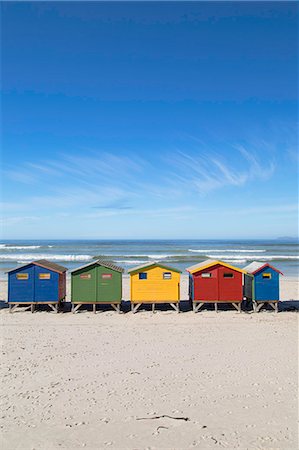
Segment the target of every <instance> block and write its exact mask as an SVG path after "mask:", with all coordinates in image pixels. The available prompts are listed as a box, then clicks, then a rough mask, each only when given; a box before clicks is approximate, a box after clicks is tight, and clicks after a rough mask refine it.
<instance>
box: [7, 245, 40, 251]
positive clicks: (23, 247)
mask: <svg viewBox="0 0 299 450" xmlns="http://www.w3.org/2000/svg"><path fill="white" fill-rule="evenodd" d="M41 247H42V246H41V245H5V244H4V245H0V248H1V249H2V250H34V249H36V248H41ZM47 247H49V245H47Z"/></svg>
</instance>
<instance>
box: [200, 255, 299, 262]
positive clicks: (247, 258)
mask: <svg viewBox="0 0 299 450" xmlns="http://www.w3.org/2000/svg"><path fill="white" fill-rule="evenodd" d="M206 256H208V257H209V258H217V259H223V260H224V261H225V260H227V259H230V260H234V261H236V260H239V259H240V257H241V258H243V259H244V260H245V261H256V260H258V261H274V260H279V259H285V260H290V261H291V260H298V259H299V256H294V255H267V256H264V255H229V256H228V255H223V254H221V255H214V254H213V255H206Z"/></svg>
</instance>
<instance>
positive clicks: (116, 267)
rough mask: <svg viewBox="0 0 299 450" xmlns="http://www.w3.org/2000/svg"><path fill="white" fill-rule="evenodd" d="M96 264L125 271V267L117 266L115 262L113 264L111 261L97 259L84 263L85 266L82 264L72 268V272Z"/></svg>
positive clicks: (117, 270)
mask: <svg viewBox="0 0 299 450" xmlns="http://www.w3.org/2000/svg"><path fill="white" fill-rule="evenodd" d="M95 265H97V266H102V267H106V269H112V270H115V272H121V273H123V271H124V269H123V268H122V267H119V266H116V265H115V264H113V263H112V262H110V261H102V260H101V259H97V260H95V261H92V262H90V263H88V264H84V266H80V267H77V268H76V269H73V270H71V273H75V272H77V271H78V270H82V269H85V268H86V267H90V266H95Z"/></svg>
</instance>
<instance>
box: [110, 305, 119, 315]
mask: <svg viewBox="0 0 299 450" xmlns="http://www.w3.org/2000/svg"><path fill="white" fill-rule="evenodd" d="M111 306H112V308H113V309H114V311H116V312H117V313H118V314H119V313H120V305H119V304H117V305H114V304H113V303H111Z"/></svg>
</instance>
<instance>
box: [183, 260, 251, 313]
mask: <svg viewBox="0 0 299 450" xmlns="http://www.w3.org/2000/svg"><path fill="white" fill-rule="evenodd" d="M186 270H187V272H189V297H190V300H191V301H192V303H193V310H194V311H195V312H197V311H199V309H200V308H201V307H202V306H203V305H204V304H205V303H214V305H215V310H216V311H217V304H218V303H232V305H233V306H234V307H235V308H236V309H237V311H239V312H240V311H241V303H242V300H243V279H244V276H243V274H245V273H246V272H245V270H242V269H239V268H238V267H234V266H231V265H230V264H227V263H224V262H222V261H217V260H212V259H207V260H206V261H203V262H201V263H199V264H195V265H194V266H191V267H188V268H187V269H186Z"/></svg>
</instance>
